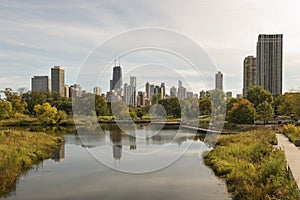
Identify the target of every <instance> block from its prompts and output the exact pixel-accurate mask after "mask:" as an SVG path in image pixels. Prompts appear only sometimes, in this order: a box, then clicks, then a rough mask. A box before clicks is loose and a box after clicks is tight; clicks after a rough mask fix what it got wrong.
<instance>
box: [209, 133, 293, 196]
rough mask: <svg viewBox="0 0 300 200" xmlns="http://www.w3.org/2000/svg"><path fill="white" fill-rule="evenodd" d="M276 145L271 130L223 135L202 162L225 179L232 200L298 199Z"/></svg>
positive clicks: (281, 152) (281, 153)
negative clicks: (274, 146)
mask: <svg viewBox="0 0 300 200" xmlns="http://www.w3.org/2000/svg"><path fill="white" fill-rule="evenodd" d="M276 143H277V141H276V137H275V132H273V131H270V130H265V131H263V130H258V131H250V132H246V133H240V134H234V135H233V134H232V135H222V136H220V138H219V140H218V143H217V146H216V147H215V148H214V149H213V150H212V151H210V152H209V153H208V154H207V155H206V156H205V157H204V160H205V163H206V164H207V165H209V166H211V167H212V169H213V170H214V172H215V173H216V174H217V175H218V176H221V177H223V178H224V179H225V181H226V184H227V189H228V191H229V192H231V193H232V195H233V199H247V200H248V199H297V197H298V193H299V191H298V189H297V185H296V183H295V181H293V180H290V179H289V178H288V174H287V171H286V161H285V157H284V153H283V151H281V150H279V149H274V148H273V145H274V144H276Z"/></svg>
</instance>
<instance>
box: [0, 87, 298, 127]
mask: <svg viewBox="0 0 300 200" xmlns="http://www.w3.org/2000/svg"><path fill="white" fill-rule="evenodd" d="M2 92H3V93H4V94H5V98H4V99H0V111H1V112H0V120H1V122H0V124H5V125H14V124H15V125H28V124H29V125H31V124H48V125H50V124H52V125H53V124H72V123H73V122H72V119H71V118H72V114H73V111H72V108H75V111H74V112H76V113H74V114H75V115H79V116H81V115H83V116H97V117H98V119H99V120H101V121H105V120H108V121H110V120H114V119H120V120H129V119H134V120H149V119H150V118H151V117H153V116H151V113H149V110H150V109H151V112H152V114H154V115H155V114H157V115H159V113H155V112H154V110H153V109H154V108H153V105H156V104H159V105H161V106H162V107H163V109H164V110H165V113H166V118H167V119H168V120H169V121H170V120H171V121H172V120H173V121H174V120H187V119H192V118H193V119H196V118H198V117H203V116H206V115H208V116H209V115H211V114H212V113H213V116H214V119H212V118H210V120H211V122H212V121H213V123H214V122H217V121H223V119H224V115H223V114H224V113H225V110H226V119H227V122H228V123H229V124H252V123H253V122H254V120H255V119H256V120H262V121H264V122H265V123H266V122H267V121H268V120H270V119H272V118H273V117H274V114H276V115H278V114H280V115H285V116H286V117H289V118H291V117H292V118H293V119H296V118H297V117H299V116H300V93H299V91H297V93H286V94H284V95H280V96H279V97H278V98H276V99H275V101H274V99H273V96H272V94H271V93H270V92H269V91H267V90H264V89H263V88H261V87H258V86H254V87H252V88H249V89H248V90H247V98H229V99H227V103H225V102H224V100H225V94H224V92H223V91H220V90H212V91H210V92H209V93H207V94H206V96H205V97H204V98H200V99H198V102H197V101H195V99H194V98H190V99H184V100H181V99H178V98H176V97H170V98H166V99H161V96H160V95H153V96H152V98H151V102H152V106H145V107H131V106H127V105H125V104H120V103H110V102H106V99H105V98H103V97H102V96H100V95H94V94H90V93H84V94H82V95H81V96H80V97H77V98H74V99H73V102H72V99H69V98H65V97H62V96H61V95H60V94H59V93H50V92H31V91H29V92H24V90H22V89H21V90H19V92H14V91H12V90H11V89H9V88H6V89H5V90H3V91H2ZM46 103H48V104H49V105H50V106H51V108H50V107H49V105H48V104H46ZM114 106H115V107H114ZM41 107H45V109H46V110H48V111H47V112H46V111H45V109H44V111H43V114H41V113H40V112H37V110H36V109H37V108H41ZM113 107H114V108H113ZM155 107H156V108H160V110H162V109H161V107H160V106H155ZM226 107H227V108H226ZM35 108H36V109H35ZM55 109H56V110H57V112H56V111H55ZM112 109H113V110H112ZM51 110H52V111H51ZM39 111H41V109H39ZM158 111H159V110H158ZM149 114H150V115H149ZM295 121H296V120H295ZM209 123H210V122H209V121H203V122H200V124H199V126H201V127H207V126H208V124H209Z"/></svg>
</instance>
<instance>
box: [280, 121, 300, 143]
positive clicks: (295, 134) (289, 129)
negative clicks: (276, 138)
mask: <svg viewBox="0 0 300 200" xmlns="http://www.w3.org/2000/svg"><path fill="white" fill-rule="evenodd" d="M282 131H283V134H284V135H286V136H287V137H288V138H289V140H290V141H291V142H293V143H295V141H296V140H300V127H297V126H295V125H293V124H286V125H284V126H283V130H282Z"/></svg>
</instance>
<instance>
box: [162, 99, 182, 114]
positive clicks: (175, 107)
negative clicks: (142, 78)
mask: <svg viewBox="0 0 300 200" xmlns="http://www.w3.org/2000/svg"><path fill="white" fill-rule="evenodd" d="M158 103H159V104H161V105H162V106H163V107H164V108H165V110H166V113H167V115H168V116H173V117H175V118H178V117H181V108H180V103H179V100H178V98H177V97H171V98H168V99H162V100H160V101H159V102H158Z"/></svg>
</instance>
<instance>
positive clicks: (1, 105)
mask: <svg viewBox="0 0 300 200" xmlns="http://www.w3.org/2000/svg"><path fill="white" fill-rule="evenodd" d="M11 113H12V105H11V103H10V102H8V101H3V100H2V99H0V120H1V119H7V118H9V117H10V116H11Z"/></svg>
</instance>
